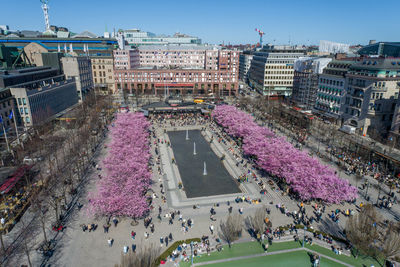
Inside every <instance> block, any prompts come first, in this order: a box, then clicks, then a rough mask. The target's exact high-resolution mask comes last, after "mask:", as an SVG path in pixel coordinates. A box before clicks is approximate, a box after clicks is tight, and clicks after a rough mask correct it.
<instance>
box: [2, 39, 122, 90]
mask: <svg viewBox="0 0 400 267" xmlns="http://www.w3.org/2000/svg"><path fill="white" fill-rule="evenodd" d="M79 36H83V37H79ZM31 43H35V45H30V46H28V45H29V44H31ZM0 44H4V45H5V46H15V47H17V48H18V49H24V48H25V47H27V48H26V49H24V50H26V51H25V52H26V54H27V55H28V56H30V57H31V58H30V59H31V61H32V62H34V63H36V62H38V64H37V66H41V64H42V63H41V62H40V60H41V59H37V58H38V57H39V56H38V54H40V53H45V52H59V53H68V54H71V55H75V56H88V57H89V58H90V59H91V60H92V67H93V69H92V73H93V77H95V75H94V74H95V72H96V74H98V71H99V70H100V69H101V70H102V72H101V74H103V72H105V73H107V75H104V76H103V75H102V76H99V75H97V77H95V78H94V86H95V88H96V90H98V91H101V92H103V93H107V92H109V91H114V84H115V83H114V77H113V75H112V70H113V65H114V62H113V51H114V49H116V48H117V46H118V42H117V40H116V39H114V38H111V39H110V38H95V36H92V35H91V34H90V33H82V34H80V35H78V36H74V38H52V37H32V38H26V37H19V36H16V37H10V36H0ZM95 67H96V69H94V68H95ZM108 71H110V72H109V73H108ZM105 73H104V74H105Z"/></svg>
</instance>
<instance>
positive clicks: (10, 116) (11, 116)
mask: <svg viewBox="0 0 400 267" xmlns="http://www.w3.org/2000/svg"><path fill="white" fill-rule="evenodd" d="M8 118H9V119H10V120H11V119H12V118H13V111H12V110H11V111H10V115H8Z"/></svg>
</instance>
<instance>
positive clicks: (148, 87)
mask: <svg viewBox="0 0 400 267" xmlns="http://www.w3.org/2000/svg"><path fill="white" fill-rule="evenodd" d="M130 85H131V87H130V88H131V89H138V90H142V89H145V90H146V89H155V85H154V84H153V83H152V84H147V83H145V84H144V85H143V84H137V87H136V88H135V84H134V83H131V84H130ZM123 86H124V89H128V84H127V83H124V84H123ZM117 88H118V89H121V84H120V83H118V84H117ZM188 88H192V86H188ZM200 88H201V89H205V88H206V85H205V84H200ZM211 88H213V89H214V90H218V89H219V84H213V87H211V84H207V89H211ZM194 89H199V84H197V83H196V84H194ZM221 89H227V84H226V83H224V84H222V88H221ZM231 89H235V84H234V83H232V84H231ZM170 90H174V88H170Z"/></svg>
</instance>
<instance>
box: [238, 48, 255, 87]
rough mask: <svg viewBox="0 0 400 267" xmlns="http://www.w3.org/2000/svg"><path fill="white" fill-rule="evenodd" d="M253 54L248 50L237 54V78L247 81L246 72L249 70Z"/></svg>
mask: <svg viewBox="0 0 400 267" xmlns="http://www.w3.org/2000/svg"><path fill="white" fill-rule="evenodd" d="M252 60H253V54H252V53H251V52H250V51H244V52H243V53H241V54H240V56H239V79H240V80H242V81H244V82H247V79H248V77H247V74H248V72H249V69H250V66H251V61H252Z"/></svg>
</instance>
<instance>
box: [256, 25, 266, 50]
mask: <svg viewBox="0 0 400 267" xmlns="http://www.w3.org/2000/svg"><path fill="white" fill-rule="evenodd" d="M256 32H258V35H260V47H262V37H263V35H264V34H265V33H264V32H263V31H261V30H260V29H257V28H256Z"/></svg>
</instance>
